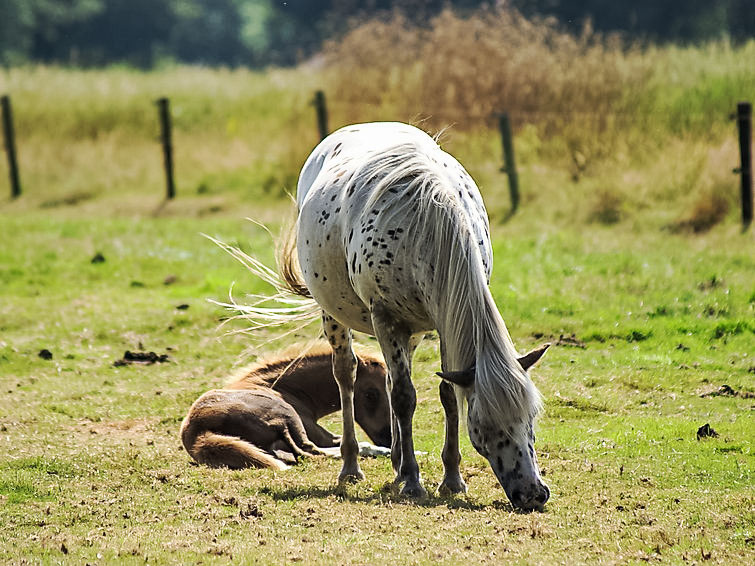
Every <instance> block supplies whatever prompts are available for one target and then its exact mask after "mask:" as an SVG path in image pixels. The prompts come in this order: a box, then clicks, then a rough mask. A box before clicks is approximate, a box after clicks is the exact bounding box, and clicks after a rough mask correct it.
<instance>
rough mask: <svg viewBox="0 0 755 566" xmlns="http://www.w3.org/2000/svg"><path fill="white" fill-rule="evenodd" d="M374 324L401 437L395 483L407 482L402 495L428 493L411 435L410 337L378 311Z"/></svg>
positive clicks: (413, 402) (414, 398)
mask: <svg viewBox="0 0 755 566" xmlns="http://www.w3.org/2000/svg"><path fill="white" fill-rule="evenodd" d="M372 324H373V329H374V331H375V336H376V337H377V339H378V342H379V343H380V349H381V350H382V351H383V356H384V357H385V363H386V365H387V366H388V373H389V375H390V383H391V411H392V413H393V418H394V419H395V423H396V425H397V428H398V436H399V439H400V441H399V446H398V448H399V452H400V463H399V464H398V469H397V473H396V482H397V483H403V484H404V487H403V488H402V489H401V493H402V494H404V495H409V496H411V497H422V496H424V495H425V494H426V492H425V489H424V488H423V487H422V484H421V483H420V478H419V466H418V465H417V459H416V457H415V455H414V438H413V436H412V418H413V417H414V410H415V408H416V406H417V394H416V391H415V390H414V385H413V384H412V379H411V371H412V370H411V367H412V366H411V357H410V353H411V351H412V348H411V346H410V338H411V336H410V334H409V332H407V331H406V329H404V328H402V327H400V326H398V325H396V324H395V323H392V321H391V320H390V319H388V318H387V317H385V316H381V315H380V313H379V311H377V312H376V311H373V314H372ZM394 439H395V436H394ZM394 442H395V440H394ZM394 446H395V444H394ZM392 452H393V454H392V456H393V458H392V459H393V461H394V468H396V467H397V466H396V461H395V453H396V450H395V449H394V450H392Z"/></svg>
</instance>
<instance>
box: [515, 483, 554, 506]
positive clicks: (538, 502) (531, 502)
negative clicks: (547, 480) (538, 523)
mask: <svg viewBox="0 0 755 566" xmlns="http://www.w3.org/2000/svg"><path fill="white" fill-rule="evenodd" d="M550 496H551V490H550V489H548V486H547V485H545V484H544V483H542V482H541V483H539V484H535V485H533V486H532V488H530V489H527V490H520V489H514V491H512V492H511V496H510V497H509V499H510V500H511V504H512V505H513V506H514V507H516V508H517V509H521V510H523V511H540V510H542V509H543V506H544V505H545V503H546V502H547V501H548V498H550Z"/></svg>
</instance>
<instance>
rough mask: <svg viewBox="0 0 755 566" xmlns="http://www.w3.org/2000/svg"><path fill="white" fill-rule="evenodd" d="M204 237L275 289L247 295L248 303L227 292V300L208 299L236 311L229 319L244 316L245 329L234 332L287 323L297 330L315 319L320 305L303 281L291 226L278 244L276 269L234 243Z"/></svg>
mask: <svg viewBox="0 0 755 566" xmlns="http://www.w3.org/2000/svg"><path fill="white" fill-rule="evenodd" d="M206 237H207V238H208V239H210V240H211V241H213V242H215V243H216V244H217V245H218V246H220V247H221V248H223V249H224V250H225V251H226V252H228V253H229V254H230V255H232V256H233V257H234V258H236V259H237V260H238V261H239V262H241V263H242V264H243V265H244V266H245V267H246V268H247V269H248V270H249V271H250V272H252V274H254V275H256V276H257V277H259V278H260V279H262V280H263V281H264V282H265V283H267V284H268V285H270V286H271V287H273V289H275V293H273V294H272V295H249V298H250V299H252V302H251V304H240V303H237V302H236V301H235V299H234V298H233V295H232V293H229V302H228V303H221V302H218V301H212V302H214V303H215V304H217V305H219V306H222V307H226V308H228V309H230V310H232V311H235V312H237V313H239V314H237V315H236V316H233V317H231V320H233V319H244V320H245V321H246V322H248V323H249V326H248V327H247V328H245V329H243V330H240V331H238V332H245V331H253V330H257V329H265V328H270V327H272V326H280V325H283V324H287V323H298V325H299V326H298V327H297V328H296V329H295V330H298V329H299V328H302V327H304V326H306V325H308V324H309V323H311V322H314V321H315V320H319V318H320V307H319V305H318V304H317V303H316V302H315V300H314V299H313V298H312V295H311V294H310V292H309V289H307V285H306V284H305V283H304V279H303V277H302V274H301V268H300V267H299V261H298V258H297V256H296V229H295V226H293V227H292V228H290V229H289V230H288V233H287V234H285V235H284V237H283V238H282V240H281V243H280V245H279V247H278V252H277V256H278V257H277V264H278V265H277V267H278V269H277V272H276V270H273V269H271V268H269V267H268V266H266V265H265V264H263V263H262V262H261V261H259V260H258V259H256V258H254V257H252V256H250V255H249V254H247V253H245V252H243V251H242V250H240V249H239V248H238V247H236V246H231V245H229V244H225V243H223V242H221V241H220V240H217V239H215V238H212V237H211V236H206ZM231 291H232V290H231Z"/></svg>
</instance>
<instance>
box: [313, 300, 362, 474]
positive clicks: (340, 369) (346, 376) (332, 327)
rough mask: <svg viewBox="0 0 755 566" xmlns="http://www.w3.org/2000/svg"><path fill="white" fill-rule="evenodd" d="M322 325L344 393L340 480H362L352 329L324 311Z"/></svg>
mask: <svg viewBox="0 0 755 566" xmlns="http://www.w3.org/2000/svg"><path fill="white" fill-rule="evenodd" d="M322 327H323V331H324V332H325V337H326V338H327V339H328V342H329V343H330V347H331V348H332V349H333V376H334V377H335V378H336V382H337V383H338V391H339V392H340V393H341V413H342V415H343V436H342V437H341V458H343V466H342V468H341V473H340V474H339V475H338V481H339V482H343V481H358V480H362V479H364V474H363V473H362V470H361V469H360V468H359V461H358V460H357V456H359V444H358V443H357V437H356V432H355V430H354V381H355V380H356V375H357V358H356V356H355V355H354V351H353V350H352V348H351V330H350V329H349V328H346V327H345V326H344V325H342V324H341V323H340V322H338V321H337V320H335V319H334V318H333V317H331V316H330V315H328V314H327V313H326V312H324V311H323V314H322Z"/></svg>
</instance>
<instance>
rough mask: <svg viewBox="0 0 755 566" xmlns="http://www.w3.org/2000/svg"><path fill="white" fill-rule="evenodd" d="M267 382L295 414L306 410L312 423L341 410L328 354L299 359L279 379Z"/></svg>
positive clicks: (271, 379) (270, 378) (269, 379)
mask: <svg viewBox="0 0 755 566" xmlns="http://www.w3.org/2000/svg"><path fill="white" fill-rule="evenodd" d="M267 381H268V383H269V385H270V386H271V387H272V388H273V389H274V390H275V391H278V392H279V393H280V394H281V396H282V397H283V398H284V399H285V400H286V402H288V403H290V404H291V405H293V406H294V407H295V408H296V409H297V410H298V411H301V410H307V411H308V412H309V413H310V414H311V415H312V416H313V417H314V419H315V420H317V419H319V418H321V417H324V416H325V415H329V414H330V413H333V412H335V411H337V410H338V409H339V408H340V403H341V401H340V397H339V394H338V385H337V384H336V381H335V379H334V378H333V366H332V360H331V355H330V354H320V355H316V356H312V357H306V358H302V359H301V360H299V361H297V362H295V363H294V365H292V366H291V368H290V369H289V370H288V371H286V372H285V373H284V374H283V375H282V376H280V377H278V375H275V376H271V377H269V378H267Z"/></svg>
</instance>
